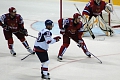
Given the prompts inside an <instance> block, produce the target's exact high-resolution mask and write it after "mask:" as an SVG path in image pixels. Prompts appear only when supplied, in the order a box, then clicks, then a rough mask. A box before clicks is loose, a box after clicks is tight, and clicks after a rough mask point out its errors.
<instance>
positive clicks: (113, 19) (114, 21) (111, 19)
mask: <svg viewBox="0 0 120 80" xmlns="http://www.w3.org/2000/svg"><path fill="white" fill-rule="evenodd" d="M108 2H110V3H112V4H113V2H112V0H109V1H108ZM119 8H120V7H119V6H115V5H113V13H110V14H108V13H107V12H105V11H103V18H104V20H105V22H107V23H108V24H109V25H110V26H111V27H112V28H120V18H119V16H118V14H119V12H117V11H119Z"/></svg>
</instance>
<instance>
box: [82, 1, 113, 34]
mask: <svg viewBox="0 0 120 80" xmlns="http://www.w3.org/2000/svg"><path fill="white" fill-rule="evenodd" d="M103 10H105V11H106V12H107V13H110V12H113V6H112V4H110V3H106V2H105V1H102V0H90V2H88V3H87V5H86V6H85V8H84V10H83V12H82V15H83V18H84V20H86V21H85V23H88V26H89V27H90V29H92V28H93V25H94V24H96V25H97V26H98V27H100V29H101V30H102V31H103V32H104V33H105V34H106V35H107V36H111V35H113V33H114V32H113V30H112V28H111V27H110V26H109V25H108V24H107V23H106V22H105V21H104V19H103V17H102V11H103ZM95 18H96V19H97V20H96V19H95ZM84 30H87V28H86V26H84Z"/></svg>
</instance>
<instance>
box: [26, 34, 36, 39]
mask: <svg viewBox="0 0 120 80" xmlns="http://www.w3.org/2000/svg"><path fill="white" fill-rule="evenodd" d="M28 36H30V37H33V38H36V39H37V37H35V36H32V35H28Z"/></svg>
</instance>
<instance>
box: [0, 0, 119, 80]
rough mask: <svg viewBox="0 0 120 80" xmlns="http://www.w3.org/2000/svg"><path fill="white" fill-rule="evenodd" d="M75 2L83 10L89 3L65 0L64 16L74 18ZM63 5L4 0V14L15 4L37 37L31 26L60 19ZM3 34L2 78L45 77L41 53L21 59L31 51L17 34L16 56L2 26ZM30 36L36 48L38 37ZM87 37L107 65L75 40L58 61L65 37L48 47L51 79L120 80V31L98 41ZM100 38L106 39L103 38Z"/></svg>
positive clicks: (0, 3) (51, 0) (0, 0)
mask: <svg viewBox="0 0 120 80" xmlns="http://www.w3.org/2000/svg"><path fill="white" fill-rule="evenodd" d="M74 3H76V5H77V6H78V7H79V9H80V11H82V10H83V8H84V6H85V4H86V3H82V2H81V3H80V2H68V1H64V2H63V17H72V15H73V14H74V13H75V12H77V10H76V9H75V7H74V5H73V4H74ZM59 4H60V3H59V0H0V15H2V14H4V13H7V12H8V8H9V7H11V6H13V7H15V8H16V9H17V13H19V14H21V16H22V17H23V18H24V22H25V28H27V29H28V32H29V34H30V35H33V36H37V33H38V31H35V30H34V29H32V28H31V25H32V24H33V23H34V22H36V21H45V20H46V19H51V20H53V21H54V22H57V20H58V19H59V15H60V14H59ZM115 9H116V12H117V13H118V16H119V17H120V15H119V13H120V11H119V10H120V7H118V6H115ZM40 27H41V26H40ZM42 27H43V26H42ZM43 28H44V27H43ZM59 35H60V34H59ZM53 36H56V35H53ZM60 36H61V35H60ZM0 37H1V38H0V80H41V78H40V66H41V64H40V62H39V60H38V58H37V56H36V55H31V56H29V57H28V58H26V59H25V60H24V61H21V58H23V57H25V56H26V55H28V54H29V53H28V52H27V50H26V49H25V48H24V47H23V45H22V44H21V42H20V41H19V40H18V39H17V38H16V37H15V36H13V38H14V49H15V51H16V53H17V55H16V57H13V56H12V55H11V54H10V52H9V49H8V48H7V41H6V40H5V39H4V35H3V32H2V28H0ZM26 39H27V41H28V43H29V45H30V46H31V48H33V46H34V41H35V38H32V37H29V36H28V37H26ZM83 39H84V40H85V43H86V44H87V47H88V49H89V51H90V52H91V53H93V54H94V55H95V56H97V57H98V58H99V59H100V60H101V61H102V62H103V64H100V63H99V61H98V60H97V59H96V58H94V57H92V58H87V57H86V55H85V54H84V53H83V51H82V50H81V49H80V48H78V47H77V46H76V43H75V42H74V41H72V40H71V44H70V46H69V48H68V49H67V51H66V52H65V54H64V57H63V61H62V62H58V61H57V55H58V51H59V48H60V46H61V45H62V40H61V41H60V42H58V43H56V44H52V45H50V48H49V50H48V53H49V58H50V64H49V72H50V77H51V80H120V34H115V35H114V36H113V37H108V36H96V40H92V38H91V37H84V38H83ZM100 39H105V40H104V41H101V40H100ZM99 40H100V41H99Z"/></svg>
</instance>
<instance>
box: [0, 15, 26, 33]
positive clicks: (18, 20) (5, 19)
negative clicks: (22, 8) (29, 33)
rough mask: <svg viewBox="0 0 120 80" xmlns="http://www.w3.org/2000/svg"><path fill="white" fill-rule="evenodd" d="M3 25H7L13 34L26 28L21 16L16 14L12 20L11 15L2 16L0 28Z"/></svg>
mask: <svg viewBox="0 0 120 80" xmlns="http://www.w3.org/2000/svg"><path fill="white" fill-rule="evenodd" d="M2 24H6V25H7V26H8V28H9V29H10V30H11V31H12V32H17V31H19V30H20V29H21V28H22V29H23V28H24V22H23V18H22V17H21V15H19V14H16V15H15V17H14V18H11V17H10V14H9V13H7V14H4V15H2V16H1V17H0V26H2Z"/></svg>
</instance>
